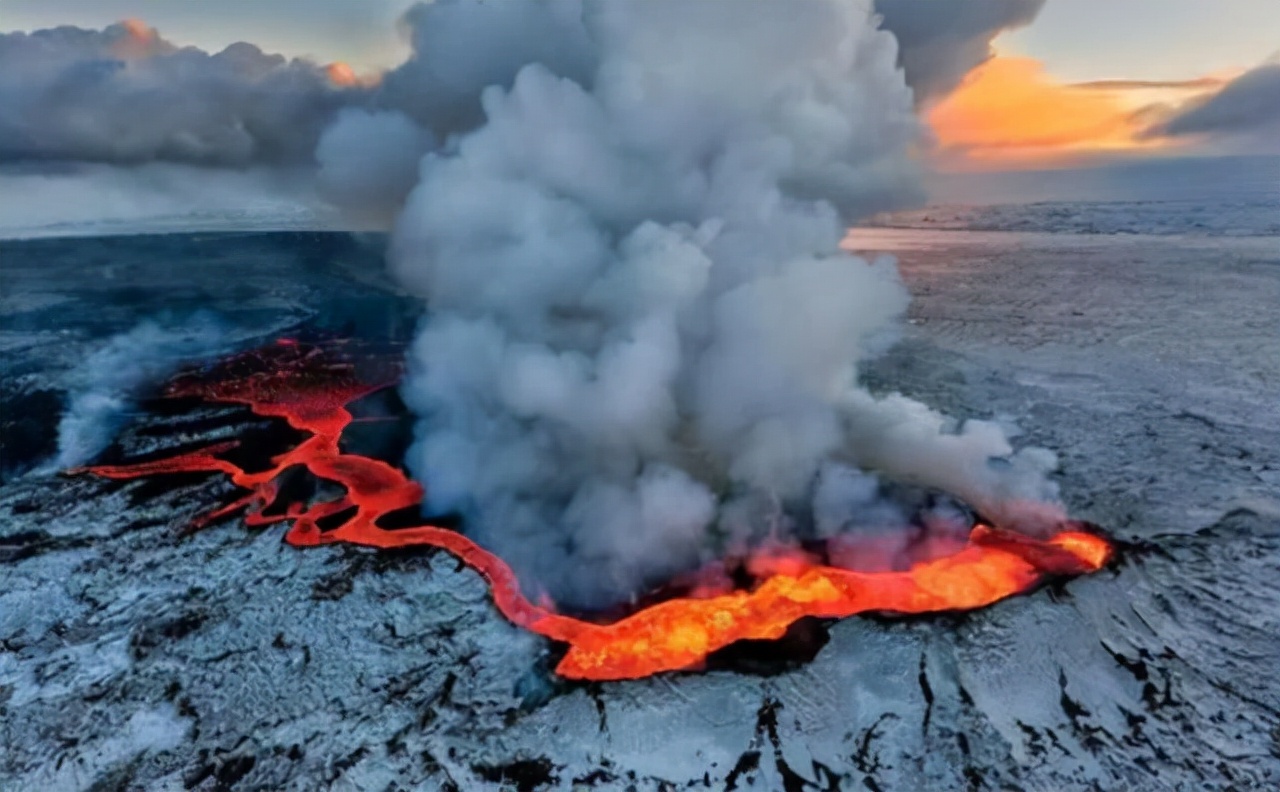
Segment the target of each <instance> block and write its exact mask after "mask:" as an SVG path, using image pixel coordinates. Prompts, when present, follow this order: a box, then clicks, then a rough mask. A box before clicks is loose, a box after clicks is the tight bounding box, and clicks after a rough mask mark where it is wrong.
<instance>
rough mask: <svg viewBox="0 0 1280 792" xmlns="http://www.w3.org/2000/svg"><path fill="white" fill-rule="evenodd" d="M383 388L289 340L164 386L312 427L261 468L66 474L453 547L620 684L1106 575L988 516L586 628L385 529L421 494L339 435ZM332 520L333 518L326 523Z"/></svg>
mask: <svg viewBox="0 0 1280 792" xmlns="http://www.w3.org/2000/svg"><path fill="white" fill-rule="evenodd" d="M386 384H387V383H386V382H375V383H373V384H370V383H367V382H363V381H361V379H360V378H358V377H357V376H356V375H355V373H354V369H353V367H352V366H351V365H350V363H349V362H346V361H343V360H342V359H340V358H335V357H333V356H332V355H328V356H327V355H326V354H325V353H324V351H323V350H321V349H319V348H316V347H307V346H300V345H298V344H297V343H296V342H292V341H283V342H280V344H278V345H277V346H275V347H273V348H268V349H265V350H261V351H258V352H254V353H249V354H245V355H241V356H238V357H235V358H232V359H230V360H228V361H224V362H223V363H222V364H220V365H219V366H218V367H216V368H214V369H213V370H212V371H209V372H206V373H204V374H202V375H201V376H199V377H193V376H190V375H188V376H186V377H182V378H179V379H177V380H176V381H175V382H174V383H173V384H172V385H171V386H170V387H169V388H168V391H167V395H169V396H172V397H198V398H201V399H205V400H209V401H215V402H230V403H240V404H246V405H248V406H249V407H250V408H251V409H252V410H253V412H254V413H256V414H258V415H262V416H271V417H275V418H282V419H284V420H286V421H288V422H289V425H290V426H292V427H293V428H294V429H297V430H299V431H301V432H304V433H306V435H307V436H306V437H305V439H304V440H303V441H302V442H301V443H299V444H298V445H296V446H295V447H293V448H291V449H289V450H288V451H286V452H285V453H282V454H280V455H278V456H275V457H273V458H272V459H271V460H270V464H269V465H268V466H267V467H266V469H264V470H261V471H258V472H248V471H247V470H246V469H245V468H243V467H241V466H240V465H237V464H235V463H233V462H231V461H228V460H227V459H225V458H224V455H225V454H226V453H227V452H229V451H231V450H232V449H233V448H235V446H236V445H237V443H236V442H234V441H232V442H224V443H220V444H218V445H215V446H211V447H208V448H205V449H202V450H200V451H196V452H192V453H187V454H182V455H179V456H173V457H168V458H163V459H159V460H154V461H151V462H143V463H138V464H133V465H124V466H98V467H92V468H86V469H84V470H82V471H72V472H90V473H94V474H96V475H99V476H104V477H107V478H114V479H132V478H139V477H144V476H151V475H156V474H162V473H182V472H199V471H209V472H222V473H225V474H227V475H229V476H230V477H231V479H232V480H233V481H234V482H235V483H236V484H237V485H239V486H240V487H242V488H244V489H246V490H248V492H247V494H245V495H244V496H243V497H241V498H239V499H236V500H234V501H232V502H231V503H230V504H228V505H226V506H224V507H221V508H219V509H217V510H215V511H213V512H210V513H209V514H206V515H204V516H202V517H201V518H199V519H198V520H197V522H196V525H195V526H194V527H201V526H203V525H205V524H207V523H208V522H210V521H212V520H215V519H218V518H220V517H224V516H227V515H230V514H234V513H236V512H238V511H240V510H242V509H247V514H246V517H245V522H246V523H247V524H249V525H254V526H257V525H266V524H270V523H273V522H280V521H285V522H289V523H290V527H289V530H288V532H287V533H286V535H285V539H286V541H288V542H289V543H290V544H293V545H298V546H311V545H319V544H329V543H338V542H341V543H349V544H358V545H366V546H371V547H378V548H394V547H406V546H415V545H427V546H433V547H439V548H441V549H444V550H447V551H448V552H450V553H452V554H454V555H455V556H457V557H458V558H459V559H460V560H461V561H463V562H464V563H466V564H467V565H468V566H470V567H471V568H472V569H475V570H476V571H477V572H479V573H480V574H481V575H483V576H484V577H485V579H486V580H487V581H488V582H489V584H490V586H491V589H492V593H493V599H494V603H495V604H496V605H497V607H498V609H499V610H500V611H501V612H502V614H503V615H504V616H506V617H507V618H508V619H510V620H511V621H512V622H513V623H515V624H517V625H519V626H521V627H524V628H525V629H528V630H531V631H533V632H536V633H538V634H540V635H544V636H546V637H548V638H550V639H552V640H554V641H558V642H563V643H565V644H568V651H567V653H566V654H565V655H564V657H563V659H562V660H561V661H560V663H559V665H558V666H557V667H556V671H557V672H558V673H559V674H561V675H563V676H566V677H570V678H576V679H594V680H606V679H626V678H635V677H642V676H647V675H649V674H653V673H657V672H661V671H670V670H676V669H686V668H693V667H696V666H697V665H699V664H700V663H701V662H702V661H703V660H704V659H705V658H706V657H707V656H708V655H709V654H710V653H711V652H714V651H715V650H717V649H721V648H723V647H725V646H728V645H729V644H731V643H733V642H735V641H740V640H744V639H776V638H780V637H781V636H782V635H783V634H784V633H785V632H786V630H787V628H788V627H789V626H790V625H791V624H793V623H794V622H795V621H797V620H798V619H800V618H803V617H806V616H815V617H827V618H832V617H843V616H848V615H851V614H854V613H859V612H863V611H868V610H875V611H891V612H898V613H921V612H927V611H938V610H957V609H968V608H976V607H981V606H983V605H987V604H990V603H992V602H994V601H996V600H998V599H1002V598H1004V597H1007V596H1009V595H1010V594H1015V593H1017V592H1019V591H1022V590H1025V589H1026V588H1028V587H1030V586H1032V585H1034V584H1036V583H1038V582H1039V581H1040V580H1042V579H1043V578H1044V577H1046V576H1049V575H1065V574H1080V573H1084V572H1089V571H1093V570H1096V569H1098V568H1099V567H1100V566H1101V565H1102V564H1103V563H1105V561H1106V559H1107V557H1108V556H1109V554H1110V548H1109V546H1108V545H1107V543H1106V542H1105V541H1104V540H1102V539H1100V538H1098V537H1096V536H1094V535H1092V534H1090V533H1086V532H1083V531H1079V530H1062V531H1060V532H1059V533H1057V534H1056V535H1054V536H1053V537H1052V538H1050V539H1048V540H1047V541H1040V540H1035V539H1029V538H1026V537H1021V536H1018V535H1016V534H1013V533H1010V532H1007V531H1000V530H997V529H994V528H990V527H988V526H984V525H978V526H975V527H974V528H973V529H972V531H971V532H970V533H969V535H968V538H967V540H965V541H963V542H962V543H961V544H960V545H958V546H957V547H956V548H955V549H954V550H953V551H952V552H950V553H948V554H945V555H935V556H931V557H929V558H927V559H925V560H921V561H918V562H916V563H914V564H912V565H910V566H909V567H907V568H905V569H900V570H891V569H882V570H879V571H871V572H868V571H855V570H851V569H845V568H840V567H836V566H829V565H827V564H824V563H821V562H820V561H819V560H818V559H817V558H816V557H814V556H812V555H810V554H806V553H804V552H802V551H800V550H799V548H797V547H789V548H782V547H762V548H756V549H754V550H753V551H752V552H751V555H750V557H749V558H747V559H746V564H745V568H746V569H748V570H750V573H751V575H752V576H753V578H754V580H753V581H752V585H750V586H749V587H746V588H743V587H739V586H737V585H735V584H734V583H731V582H730V581H729V578H728V576H727V575H726V574H724V571H725V570H724V568H723V567H708V568H704V569H703V570H702V571H701V574H699V575H698V576H697V579H698V586H697V587H696V589H695V590H693V591H691V592H690V595H689V596H685V597H676V598H671V599H666V600H664V601H661V602H658V603H657V604H654V605H650V606H647V607H644V608H641V609H639V610H636V611H635V612H634V613H632V614H631V615H629V616H627V617H625V618H622V619H620V620H618V621H614V622H611V623H596V622H592V621H585V620H582V619H579V618H574V617H572V616H566V615H562V614H559V613H557V612H556V610H555V606H554V605H553V604H551V603H550V602H545V601H544V602H542V603H541V604H534V603H533V602H531V601H530V599H529V598H528V597H527V596H526V595H525V593H524V591H523V588H522V586H521V583H520V581H519V580H518V579H517V577H516V575H515V573H514V572H513V571H512V569H511V567H510V566H508V565H507V564H506V563H505V562H504V561H503V560H502V558H500V557H499V556H497V555H495V554H493V553H491V552H488V551H487V550H485V549H484V548H482V547H481V546H480V545H478V544H476V543H475V542H474V541H472V540H471V539H469V538H467V537H466V536H464V535H463V534H461V533H458V532H456V531H453V530H449V529H447V528H440V527H435V526H431V525H417V526H411V527H402V528H395V529H391V528H387V527H383V525H382V524H380V521H385V519H386V518H387V517H389V516H390V515H392V514H394V513H395V512H397V511H400V510H402V509H405V508H406V507H413V506H416V505H418V504H419V502H420V501H421V498H422V494H423V493H422V489H421V488H420V487H419V486H418V485H417V484H416V483H414V482H413V481H411V480H409V479H408V478H406V477H405V476H404V474H402V473H401V472H400V471H399V470H398V469H397V468H395V467H393V466H392V465H389V464H387V463H386V462H383V461H381V460H377V459H372V458H369V457H365V456H360V455H356V454H351V453H345V452H343V451H342V450H341V448H340V446H339V441H340V439H341V436H342V432H343V430H344V429H345V428H346V427H347V426H348V425H349V423H350V422H351V420H352V416H351V413H350V412H349V411H348V410H347V405H348V404H350V403H351V402H353V401H355V400H357V399H359V398H361V397H363V396H365V395H368V394H370V393H372V392H373V391H376V390H378V389H379V388H381V387H384V386H385V385H386ZM294 466H302V467H305V468H306V469H307V470H308V471H310V473H312V474H313V475H315V476H317V477H320V478H322V479H327V480H329V481H332V482H335V483H337V484H340V485H342V486H343V487H344V488H345V494H343V495H341V496H339V497H337V498H334V499H332V500H328V501H323V502H320V503H315V504H310V505H308V504H305V503H286V504H277V503H276V501H277V499H278V496H279V494H280V491H279V484H280V477H281V475H282V474H283V473H284V472H285V471H286V470H288V469H289V468H292V467H294ZM280 505H283V506H284V508H283V510H281V511H279V512H278V513H277V514H275V515H274V516H270V515H268V514H266V513H265V512H266V510H267V509H268V508H270V507H276V506H280ZM335 518H337V519H336V522H337V523H338V524H337V525H336V527H332V528H329V529H328V530H326V529H325V528H323V527H322V526H324V525H325V524H326V522H325V521H330V520H334V519H335Z"/></svg>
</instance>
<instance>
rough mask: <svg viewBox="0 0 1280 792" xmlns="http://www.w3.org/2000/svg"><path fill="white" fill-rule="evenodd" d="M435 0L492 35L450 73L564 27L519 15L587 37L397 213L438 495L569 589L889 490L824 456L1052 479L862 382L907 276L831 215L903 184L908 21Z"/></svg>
mask: <svg viewBox="0 0 1280 792" xmlns="http://www.w3.org/2000/svg"><path fill="white" fill-rule="evenodd" d="M517 5H518V7H519V10H517V9H516V6H517ZM535 9H536V10H535ZM419 13H420V14H424V15H425V14H438V15H439V16H438V18H439V19H441V20H446V21H447V24H448V25H451V26H455V27H454V28H451V29H449V30H445V31H441V30H438V29H437V30H436V31H435V34H436V35H438V36H440V37H441V38H443V39H446V40H451V39H452V37H451V36H450V30H456V31H465V32H466V33H467V38H466V41H467V43H468V53H467V56H468V58H471V59H473V60H474V61H476V63H480V62H482V61H483V60H484V57H485V56H486V54H492V56H493V57H494V58H495V59H496V63H497V64H498V65H495V66H494V71H492V72H486V71H484V69H481V68H479V67H478V66H474V65H468V66H467V68H466V69H464V70H463V72H464V76H463V77H459V78H458V79H456V80H454V81H453V83H452V84H453V85H457V86H460V85H474V84H476V83H480V82H484V81H485V80H489V79H491V78H492V77H493V75H495V74H499V73H501V74H503V75H505V74H507V73H508V72H510V71H511V69H512V66H513V64H514V63H516V62H517V61H518V60H520V59H521V58H530V59H536V58H538V57H539V53H541V52H543V51H553V50H554V51H556V52H560V50H558V49H556V48H555V47H553V46H552V45H553V43H554V41H555V39H554V38H551V39H543V40H540V42H539V44H538V47H539V49H538V50H537V51H526V50H516V51H513V49H512V47H511V46H509V45H510V36H509V35H508V33H509V32H510V31H511V30H512V29H514V28H515V27H516V26H517V25H518V24H520V23H521V20H523V19H524V17H525V16H526V15H532V17H531V18H533V19H538V20H541V21H540V22H538V23H537V24H539V25H541V27H539V29H541V30H544V32H546V34H547V36H552V37H554V36H562V37H564V38H565V39H566V40H567V42H568V44H567V49H566V50H565V52H569V53H573V55H572V57H565V58H563V59H561V60H555V59H551V60H550V61H548V60H537V61H536V62H530V63H528V64H527V65H524V66H523V68H519V69H518V70H516V71H515V72H514V76H513V77H511V78H510V79H509V80H504V81H500V82H499V83H498V84H495V85H490V86H489V87H487V88H485V89H484V90H483V91H481V92H480V93H479V100H478V102H477V103H476V104H475V105H474V106H475V107H477V108H478V109H479V113H480V115H478V116H477V117H475V118H473V119H471V120H470V121H469V122H468V123H470V124H472V125H474V126H475V128H474V130H473V131H471V132H469V133H465V134H454V135H453V137H452V138H451V140H450V141H449V142H448V143H447V144H446V145H445V146H444V147H443V148H441V149H439V150H436V151H434V152H432V153H429V154H428V155H427V156H426V157H425V158H424V159H423V161H422V163H421V166H420V171H419V172H420V182H419V183H418V185H417V186H416V188H414V189H413V191H412V193H411V194H410V195H409V198H408V200H407V203H406V205H405V207H404V210H403V212H402V214H401V215H400V217H399V219H398V221H397V223H396V227H395V232H394V235H393V240H392V248H391V256H390V258H391V264H392V268H393V271H394V273H395V274H396V275H397V277H398V278H399V279H400V281H401V283H402V284H403V285H405V286H406V287H407V288H409V289H411V290H413V291H414V292H416V293H418V294H420V295H421V296H422V297H423V298H424V299H425V300H426V302H427V307H428V317H427V319H426V320H425V321H424V323H423V327H422V330H421V332H420V334H419V336H418V338H417V340H416V342H415V344H414V345H413V348H412V350H411V353H410V359H409V364H410V369H409V375H408V378H407V382H406V384H405V388H404V395H405V399H406V401H407V403H408V404H409V405H410V407H411V408H412V409H413V410H415V411H416V412H417V413H418V414H419V415H420V416H421V421H420V423H419V425H418V430H417V442H416V443H415V445H414V446H413V448H412V449H411V451H410V454H409V464H410V466H411V468H412V470H413V471H414V472H415V474H416V475H417V476H418V477H419V478H420V479H421V480H422V481H423V482H424V484H425V486H426V489H427V493H428V494H427V498H428V506H429V509H430V510H434V511H457V512H461V513H463V514H465V515H467V516H468V518H469V522H468V531H469V532H470V533H472V534H473V535H475V536H476V537H477V538H478V539H479V540H480V541H481V542H482V543H484V544H485V545H486V546H488V547H490V548H492V549H494V550H495V551H497V552H498V553H499V554H501V555H502V556H503V557H504V558H506V559H508V560H509V561H511V562H512V563H513V564H514V565H515V566H516V568H517V570H518V571H519V572H521V573H522V574H526V575H531V576H532V577H533V578H534V579H537V580H539V581H541V582H542V583H543V584H545V585H547V586H549V587H550V588H551V589H552V591H553V592H554V593H555V594H556V595H557V596H558V597H560V598H562V599H563V600H565V601H569V602H575V603H579V604H599V603H602V602H607V601H611V600H615V599H617V598H618V597H624V596H626V595H628V594H630V593H633V592H634V591H635V590H636V589H638V588H640V587H641V586H643V585H645V584H646V583H647V582H649V581H651V580H653V579H657V578H661V577H663V576H664V575H667V574H669V573H671V572H672V571H675V570H677V569H681V568H685V567H687V566H688V565H690V564H692V563H695V562H696V561H697V560H698V558H699V556H700V554H703V553H706V552H709V551H710V550H711V548H710V546H709V543H710V540H711V538H712V537H713V536H719V537H720V541H726V540H727V541H735V540H738V539H741V538H742V537H743V535H745V534H750V533H758V532H759V528H760V526H761V525H764V524H766V523H767V524H769V526H770V527H769V529H770V530H774V529H776V528H777V526H779V525H783V526H785V525H788V524H791V522H792V520H791V519H790V517H788V515H789V514H797V513H805V512H808V513H810V515H811V516H816V519H817V520H818V521H819V522H821V523H822V525H823V526H825V529H827V530H833V529H834V528H833V526H835V525H838V524H846V523H850V522H851V521H853V522H856V518H857V516H858V515H857V514H856V512H860V511H868V510H871V511H874V510H875V509H882V508H883V507H881V506H873V505H871V504H872V503H873V499H872V498H870V497H869V496H867V497H863V496H862V495H860V496H858V497H853V496H852V495H850V492H853V494H854V495H857V494H858V493H857V492H856V490H857V488H856V487H854V488H853V490H850V488H849V487H846V486H843V485H835V484H830V483H828V484H827V485H825V486H820V485H818V482H819V480H820V479H821V476H820V471H822V470H824V469H830V466H831V465H833V464H843V465H845V466H846V467H848V468H849V469H851V470H852V469H854V468H857V469H861V470H866V471H876V472H878V473H881V474H883V475H885V476H888V477H891V478H894V479H904V480H909V481H912V482H915V483H919V484H922V485H925V486H929V487H939V488H944V489H947V490H949V491H951V492H954V493H956V494H958V495H960V496H962V497H964V498H965V499H967V500H969V501H970V502H971V503H974V504H975V505H977V506H978V507H980V508H982V509H983V510H984V511H988V512H989V513H992V514H996V515H998V516H1002V507H1004V506H1005V505H1006V504H1008V503H1010V502H1012V501H1014V500H1015V499H1021V498H1027V497H1033V498H1045V497H1050V498H1051V497H1052V494H1053V493H1052V488H1051V487H1050V486H1049V485H1048V484H1047V483H1046V482H1045V480H1044V479H1043V475H1042V474H1043V472H1044V470H1045V469H1046V468H1048V467H1050V466H1051V462H1052V460H1051V455H1050V456H1046V455H1044V454H1039V453H1036V452H1023V453H1020V454H1014V453H1013V451H1012V448H1011V447H1010V446H1009V443H1008V441H1007V439H1006V438H1005V436H1004V435H1003V434H1002V433H1001V432H1000V431H999V429H998V428H997V427H995V426H994V425H993V424H987V423H982V422H972V421H971V422H968V423H966V424H964V425H963V426H956V425H955V423H954V422H951V421H948V420H947V419H945V418H944V417H942V416H940V415H938V414H937V413H935V412H933V411H931V410H929V409H928V408H927V407H925V406H924V405H922V404H919V403H917V402H913V401H911V400H909V399H907V398H905V397H902V396H899V395H892V396H889V397H885V398H878V397H875V396H872V395H871V394H869V393H868V392H867V391H866V390H864V389H863V388H862V387H861V386H860V385H859V384H858V363H859V362H860V361H862V360H866V359H867V358H868V357H870V356H872V355H875V354H878V353H879V352H881V351H883V350H884V349H885V348H886V346H887V345H888V344H889V343H891V341H892V339H893V337H894V332H895V327H896V323H897V320H898V319H899V318H900V316H901V314H902V312H903V311H904V309H905V307H906V305H907V301H908V295H907V292H906V290H905V288H904V287H903V285H902V283H901V281H900V279H899V278H898V275H897V272H896V270H895V269H894V267H893V263H892V261H890V260H887V259H885V260H879V261H876V262H867V261H864V260H862V259H860V258H857V257H854V256H851V255H848V254H846V253H843V252H841V251H840V249H839V242H840V239H841V237H842V235H843V232H844V228H845V227H846V225H847V223H848V222H850V221H851V220H853V219H855V218H857V217H859V216H861V215H863V214H865V213H867V212H871V211H875V210H881V209H885V208H889V207H892V206H895V205H900V204H901V203H904V202H908V201H911V200H914V199H915V198H916V192H915V191H916V189H917V187H916V173H915V170H914V167H913V166H912V163H911V158H910V149H911V146H912V145H913V143H914V142H915V141H916V140H917V139H918V131H919V130H918V126H917V121H916V118H915V116H914V111H913V100H912V94H911V92H910V90H909V89H908V88H907V86H906V84H905V83H904V80H903V77H902V73H901V71H899V70H898V69H897V63H896V59H897V54H898V53H897V47H896V43H895V41H894V39H893V38H892V37H891V36H890V35H888V34H887V33H885V32H883V31H881V30H878V29H877V28H876V26H875V24H874V20H873V18H871V16H870V14H869V12H868V11H867V9H866V8H865V6H863V5H862V4H859V3H854V2H842V1H840V0H806V1H805V2H756V3H737V4H728V3H719V2H700V1H699V0H685V1H684V2H671V1H668V0H645V1H644V2H601V3H594V2H586V3H583V4H581V6H579V4H578V3H575V2H554V3H545V4H528V3H526V4H474V3H468V2H440V3H436V4H434V5H432V6H426V7H424V8H423V10H421V11H420V12H419ZM576 20H580V22H581V23H580V25H579V24H575V21H576ZM525 21H527V20H525ZM442 24H445V23H442ZM529 24H533V23H529ZM457 35H459V36H460V35H461V33H458V34H457ZM517 55H519V56H521V57H520V58H517V57H516V56H517ZM434 57H436V51H435V50H433V49H432V48H430V47H419V48H418V50H417V52H416V55H415V58H416V61H417V62H416V63H414V64H413V65H412V72H411V71H410V69H409V68H408V67H406V69H405V70H404V71H402V73H401V74H402V76H403V79H405V80H409V79H411V77H410V75H411V73H412V74H416V75H419V76H420V78H421V79H423V80H426V81H428V82H430V81H432V80H438V79H441V78H440V75H442V74H444V73H446V72H447V70H448V69H449V68H451V67H453V66H456V64H453V63H449V62H441V63H436V62H434V60H433V58H434ZM439 57H441V58H442V59H444V57H445V56H444V55H443V54H441V55H440V56H439ZM584 64H593V68H592V69H591V70H590V71H589V72H586V71H584V68H585V67H584ZM477 74H483V75H484V78H483V79H472V78H474V77H475V75H477ZM399 90H403V91H408V90H409V89H408V88H407V87H403V86H402V87H401V88H400V89H399ZM424 90H425V89H424ZM436 90H437V89H436V88H431V89H430V90H426V91H425V93H424V94H423V96H428V95H434V94H433V93H432V92H433V91H436ZM433 101H434V100H433ZM449 102H451V103H452V104H451V106H453V107H465V106H467V103H466V102H465V101H464V100H463V98H462V92H461V91H459V93H458V94H457V95H456V96H454V97H452V98H450V99H449ZM463 115H465V114H463ZM457 117H461V116H457ZM457 117H455V118H457ZM993 456H994V457H1000V458H1003V460H1004V461H1003V463H1002V464H1000V465H997V466H993V465H992V464H990V461H989V458H990V457H993ZM859 475H862V476H865V475H866V474H859ZM828 478H830V477H828ZM837 478H839V477H837ZM839 480H840V481H846V480H847V477H845V478H842V479H839ZM865 480H866V479H863V481H864V482H865ZM859 486H863V487H865V486H866V485H865V483H864V484H860V485H859ZM815 487H816V490H815ZM863 495H866V493H863ZM815 497H816V499H817V502H816V503H814V504H812V505H811V504H810V501H811V499H812V498H815ZM841 508H843V509H844V510H845V511H846V512H851V513H845V514H842V513H841Z"/></svg>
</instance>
